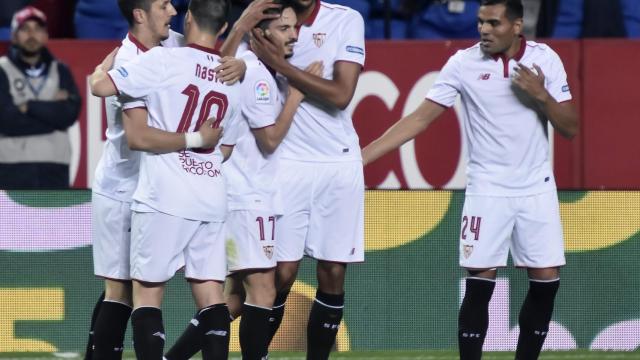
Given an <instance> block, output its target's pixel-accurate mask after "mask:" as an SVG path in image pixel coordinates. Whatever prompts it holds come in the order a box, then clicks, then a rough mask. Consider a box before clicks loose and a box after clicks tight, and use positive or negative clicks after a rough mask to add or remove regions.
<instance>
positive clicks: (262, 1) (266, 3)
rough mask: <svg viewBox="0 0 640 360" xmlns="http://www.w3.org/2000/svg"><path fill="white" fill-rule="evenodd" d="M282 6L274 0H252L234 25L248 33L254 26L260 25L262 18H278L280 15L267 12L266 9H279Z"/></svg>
mask: <svg viewBox="0 0 640 360" xmlns="http://www.w3.org/2000/svg"><path fill="white" fill-rule="evenodd" d="M280 7H281V5H280V4H276V3H274V2H273V0H255V1H252V2H251V3H250V4H249V6H247V8H246V9H245V10H244V11H243V12H242V15H240V18H238V20H237V21H236V23H235V25H234V27H235V28H237V29H238V30H240V31H241V32H243V33H247V32H249V31H250V30H251V29H253V28H254V27H256V26H258V23H259V22H260V21H262V20H265V19H276V18H278V17H279V16H280V15H278V14H265V11H266V10H267V9H277V8H280Z"/></svg>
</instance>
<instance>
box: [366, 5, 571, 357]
mask: <svg viewBox="0 0 640 360" xmlns="http://www.w3.org/2000/svg"><path fill="white" fill-rule="evenodd" d="M522 17H523V8H522V3H521V0H482V1H481V6H480V9H479V11H478V31H479V33H480V42H479V43H478V44H476V45H475V46H472V47H470V48H468V49H465V50H460V51H458V52H457V53H456V54H455V55H453V56H452V57H451V58H450V59H449V61H448V62H447V63H446V65H445V66H444V68H443V69H442V71H441V73H440V75H439V76H438V79H437V80H436V82H435V84H434V85H433V87H432V88H431V89H430V90H429V92H428V93H427V96H426V99H425V101H424V102H423V103H422V104H421V105H420V106H419V107H418V109H416V110H415V111H414V112H413V113H411V114H409V115H407V116H406V117H404V118H402V119H401V120H399V121H398V122H397V123H396V124H394V125H393V126H392V127H391V128H390V129H389V130H387V131H386V132H385V133H384V134H383V135H382V136H381V137H380V138H378V139H377V140H375V141H373V142H372V143H371V144H369V145H367V146H366V147H365V148H364V149H363V152H362V155H363V159H364V163H365V164H367V163H370V162H372V161H374V160H376V159H377V158H379V157H381V156H382V155H384V154H386V153H388V152H389V151H391V150H393V149H396V148H398V147H399V146H401V145H402V144H404V143H405V142H407V141H408V140H410V139H412V138H414V137H415V136H417V135H418V134H419V133H420V132H421V131H423V130H424V129H426V128H427V126H429V124H430V123H431V122H432V121H433V120H434V119H435V118H437V117H438V116H439V115H440V114H441V113H442V112H443V111H444V110H445V108H447V107H451V106H453V104H454V101H455V99H456V96H457V95H458V94H461V95H462V106H463V107H464V109H465V111H464V112H463V113H464V114H466V116H465V117H464V123H463V124H464V125H463V126H464V136H465V139H464V141H466V143H467V144H468V146H467V148H468V149H469V162H468V164H467V174H468V181H467V188H466V193H465V203H464V208H463V210H462V224H461V231H460V265H461V266H462V267H464V268H465V269H467V271H468V273H469V277H467V279H466V291H465V296H464V299H463V301H462V306H461V307H460V313H459V319H458V343H459V350H460V359H462V360H469V359H474V360H475V359H480V358H481V356H482V345H483V343H484V339H485V336H486V332H487V328H488V324H489V314H488V306H489V300H490V299H491V295H492V294H493V289H494V287H495V278H496V269H497V268H498V267H504V266H506V265H507V257H508V254H509V251H511V255H512V258H513V262H514V265H515V266H517V267H523V268H527V271H528V275H529V292H528V293H527V296H526V298H525V301H524V304H523V305H522V308H521V310H520V317H519V325H520V335H519V338H518V346H517V350H516V359H537V358H538V355H539V354H540V350H541V349H542V344H543V343H544V340H545V337H546V334H547V332H548V330H549V322H550V320H551V314H552V311H553V303H554V299H555V295H556V293H557V291H558V287H559V284H560V280H559V267H560V266H563V265H564V264H565V258H564V247H563V238H562V226H561V224H560V213H559V204H558V198H557V193H556V186H555V181H554V177H553V171H552V168H551V162H550V159H549V142H548V138H547V136H548V135H547V121H550V122H551V124H552V125H553V126H554V128H555V129H556V130H557V131H558V132H560V133H561V134H562V135H564V136H565V137H568V138H571V137H573V136H574V135H575V134H576V132H577V129H578V115H577V113H576V111H575V109H574V106H573V104H572V102H571V93H570V91H569V85H568V84H567V75H566V73H565V70H564V67H563V65H562V61H561V60H560V57H559V56H558V55H557V54H556V53H555V52H554V51H553V50H552V49H551V48H550V47H549V46H547V45H545V44H540V43H536V42H533V41H526V40H525V39H524V38H523V37H522V36H521V35H520V34H521V32H522Z"/></svg>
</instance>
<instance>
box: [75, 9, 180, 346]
mask: <svg viewBox="0 0 640 360" xmlns="http://www.w3.org/2000/svg"><path fill="white" fill-rule="evenodd" d="M118 6H119V7H120V10H121V12H122V15H123V16H124V17H125V19H126V20H127V22H128V23H129V33H128V34H127V36H126V37H125V38H124V39H123V40H122V44H121V45H120V47H119V48H118V51H117V55H115V64H116V66H119V65H122V64H124V63H126V62H128V61H130V60H132V59H134V58H135V57H136V56H138V55H139V54H143V53H144V52H146V51H147V50H148V49H150V48H153V47H155V46H158V45H162V46H165V47H175V46H180V45H181V43H182V38H183V37H182V35H180V34H178V33H176V32H173V31H171V30H170V29H169V26H168V24H169V22H170V21H171V18H172V17H173V16H174V15H175V14H176V11H175V9H174V8H173V6H172V5H171V2H170V1H168V0H119V1H118ZM105 103H106V115H107V131H106V141H105V145H104V148H103V152H102V156H101V158H100V161H99V162H98V166H97V168H96V172H95V177H94V181H93V185H92V202H91V207H92V232H93V236H92V237H93V248H92V249H93V259H94V273H95V274H96V276H99V277H102V278H104V282H105V292H104V293H103V296H102V297H101V299H100V300H98V303H97V304H96V307H95V309H94V312H93V318H92V324H91V331H90V335H89V342H88V345H87V351H86V353H85V358H86V359H91V358H96V359H114V358H121V356H122V349H123V341H124V335H125V330H126V328H127V323H128V321H129V315H130V314H131V301H132V300H131V278H130V276H129V242H130V230H129V229H130V227H131V210H130V207H131V196H132V195H133V190H134V189H135V186H136V184H137V181H138V169H139V166H140V153H138V152H137V151H131V150H130V149H129V146H128V144H127V141H126V138H125V134H124V126H123V113H122V103H121V102H120V101H119V100H118V98H117V97H116V96H111V97H108V98H106V99H105Z"/></svg>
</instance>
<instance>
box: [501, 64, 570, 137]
mask: <svg viewBox="0 0 640 360" xmlns="http://www.w3.org/2000/svg"><path fill="white" fill-rule="evenodd" d="M533 67H534V69H535V70H536V72H535V73H534V72H533V71H532V70H531V69H529V68H528V67H527V66H525V65H523V64H520V63H518V67H516V68H515V71H516V76H514V78H513V83H514V84H515V85H516V86H517V87H518V88H520V89H521V90H523V91H524V92H525V93H527V94H528V95H529V96H531V97H532V98H533V99H535V100H536V102H537V103H538V105H539V106H540V109H541V110H542V112H544V114H545V115H546V116H547V119H549V121H551V124H553V127H554V128H555V129H556V130H558V131H559V132H560V134H562V136H564V137H566V138H569V139H570V138H572V137H574V136H575V135H576V133H577V132H578V113H577V112H576V109H575V107H574V106H573V104H572V102H571V101H566V102H562V103H559V102H557V101H556V100H555V99H554V98H553V96H551V94H549V91H547V89H546V88H545V87H544V79H545V76H544V73H543V72H542V69H541V68H540V67H539V66H538V65H536V64H533Z"/></svg>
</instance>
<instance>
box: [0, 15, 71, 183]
mask: <svg viewBox="0 0 640 360" xmlns="http://www.w3.org/2000/svg"><path fill="white" fill-rule="evenodd" d="M46 25H47V18H46V16H45V15H44V13H42V12H41V11H40V10H38V9H36V8H34V7H31V6H28V7H26V8H24V9H22V10H20V11H19V12H17V13H15V15H14V16H13V20H12V22H11V42H12V44H11V45H12V46H11V48H10V49H9V53H8V54H7V55H6V56H3V57H1V58H0V189H33V188H47V189H54V188H66V187H68V186H69V161H70V159H71V144H70V142H69V136H68V134H67V129H68V128H69V127H70V126H71V125H72V124H73V123H74V122H75V121H76V119H77V117H78V113H79V112H80V96H79V94H78V89H77V87H76V85H75V83H74V81H73V77H72V75H71V72H70V71H69V68H68V67H67V66H66V65H64V64H62V63H60V62H59V61H57V60H56V59H54V58H53V56H52V55H51V53H50V52H49V50H47V48H46V47H45V45H46V43H47V40H48V38H49V36H48V33H47V28H46Z"/></svg>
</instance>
